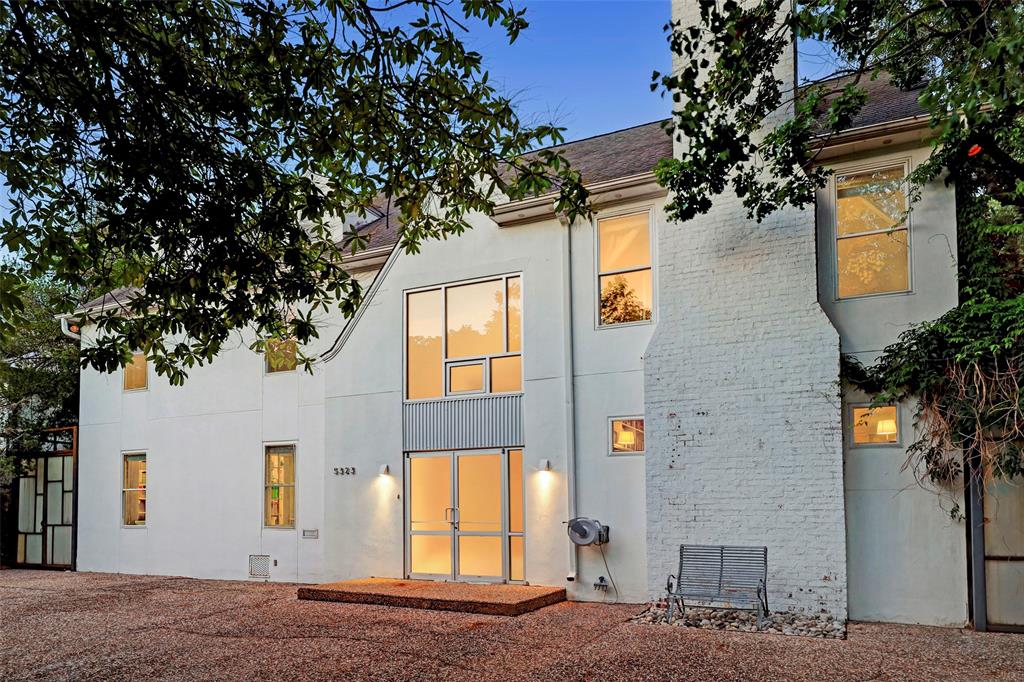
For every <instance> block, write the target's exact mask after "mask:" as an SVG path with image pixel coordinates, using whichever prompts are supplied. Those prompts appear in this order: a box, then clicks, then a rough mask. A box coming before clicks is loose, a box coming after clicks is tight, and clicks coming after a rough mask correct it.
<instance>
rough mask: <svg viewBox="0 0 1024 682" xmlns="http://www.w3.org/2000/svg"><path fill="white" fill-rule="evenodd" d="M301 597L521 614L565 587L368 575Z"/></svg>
mask: <svg viewBox="0 0 1024 682" xmlns="http://www.w3.org/2000/svg"><path fill="white" fill-rule="evenodd" d="M299 599H306V600H312V601H335V602H346V603H350V604H376V605H379V606H399V607H404V608H412V609H432V610H435V611H460V612H463V613H480V614H485V615H490V616H520V615H522V614H524V613H529V612H530V611H536V610H537V609H540V608H543V607H545V606H550V605H551V604H557V603H558V602H562V601H565V588H563V587H546V586H543V585H492V584H481V583H454V582H451V583H445V582H434V581H430V580H397V579H393V578H366V579H362V580H342V581H340V582H336V583H324V584H322V585H312V586H310V587H300V588H299Z"/></svg>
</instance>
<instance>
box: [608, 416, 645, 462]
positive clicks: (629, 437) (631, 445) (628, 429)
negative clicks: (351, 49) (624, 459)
mask: <svg viewBox="0 0 1024 682" xmlns="http://www.w3.org/2000/svg"><path fill="white" fill-rule="evenodd" d="M610 423H611V444H612V447H611V453H612V454H613V455H618V454H641V453H643V452H644V420H643V417H629V418H624V419H611V420H610Z"/></svg>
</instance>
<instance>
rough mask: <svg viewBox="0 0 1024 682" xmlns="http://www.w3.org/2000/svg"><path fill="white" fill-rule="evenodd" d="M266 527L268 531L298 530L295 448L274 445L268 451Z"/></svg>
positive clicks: (264, 512) (265, 485) (265, 495)
mask: <svg viewBox="0 0 1024 682" xmlns="http://www.w3.org/2000/svg"><path fill="white" fill-rule="evenodd" d="M263 525H264V526H266V527H268V528H294V527H295V446H294V445H271V446H268V447H267V448H266V478H265V479H264V491H263Z"/></svg>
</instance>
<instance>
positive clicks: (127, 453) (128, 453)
mask: <svg viewBox="0 0 1024 682" xmlns="http://www.w3.org/2000/svg"><path fill="white" fill-rule="evenodd" d="M129 457H142V459H143V461H144V462H145V463H146V487H145V488H126V487H125V484H126V483H128V481H127V480H125V477H126V474H127V473H128V471H127V465H128V458H129ZM140 490H141V491H144V492H145V493H146V503H147V509H146V519H145V520H144V521H143V522H142V523H136V524H133V525H130V526H129V525H128V524H126V523H125V522H124V512H125V502H127V501H128V493H129V492H137V491H140ZM148 503H149V452H148V451H146V450H122V451H121V510H120V511H121V521H120V524H121V528H122V529H125V530H128V529H136V528H142V529H143V530H145V529H146V528H147V527H148V526H149V509H148Z"/></svg>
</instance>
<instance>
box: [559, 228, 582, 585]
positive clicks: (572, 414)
mask: <svg viewBox="0 0 1024 682" xmlns="http://www.w3.org/2000/svg"><path fill="white" fill-rule="evenodd" d="M559 222H560V223H561V224H562V227H563V228H564V229H563V230H562V235H563V236H562V253H563V254H564V256H565V264H564V267H563V268H562V272H563V274H564V281H563V286H562V291H563V294H562V298H563V301H562V303H563V305H562V310H563V314H564V316H565V320H564V325H563V327H562V328H563V329H565V335H564V337H563V338H564V343H565V347H564V349H563V355H564V357H565V420H566V425H565V426H566V428H565V464H566V483H567V488H568V490H567V493H566V497H567V501H568V511H569V518H570V519H574V518H576V517H577V516H578V515H579V514H578V513H577V501H576V376H575V372H576V370H575V363H574V361H573V358H574V354H575V352H576V348H575V345H576V344H575V340H574V337H573V320H574V319H575V314H574V309H573V292H572V290H573V276H572V228H573V225H575V224H576V221H575V220H573V221H570V220H568V218H567V217H565V216H564V215H563V216H560V217H559ZM567 544H568V545H569V574H568V575H567V576H565V579H566V581H568V582H575V581H576V577H577V570H578V563H579V547H577V546H576V544H575V543H572V542H568V543H567Z"/></svg>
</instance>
